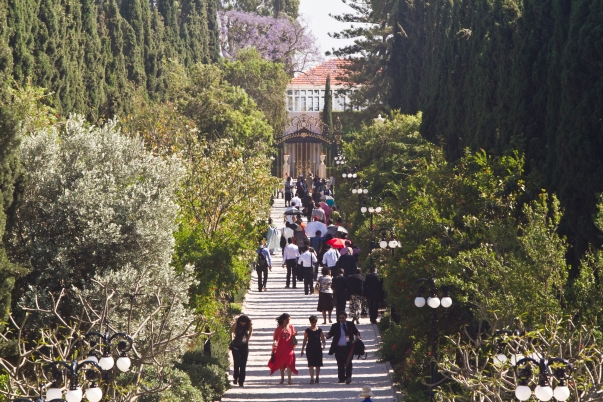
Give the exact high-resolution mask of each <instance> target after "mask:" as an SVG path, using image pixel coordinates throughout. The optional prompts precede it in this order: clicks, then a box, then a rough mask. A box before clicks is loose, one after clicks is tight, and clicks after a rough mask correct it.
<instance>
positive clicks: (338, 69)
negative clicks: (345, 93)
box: [290, 59, 348, 87]
mask: <svg viewBox="0 0 603 402" xmlns="http://www.w3.org/2000/svg"><path fill="white" fill-rule="evenodd" d="M346 64H348V61H346V60H343V59H332V60H328V61H326V62H324V63H322V64H321V65H318V66H316V67H314V68H312V69H310V70H308V71H306V72H304V73H301V74H300V75H298V76H297V77H295V78H293V79H292V80H291V82H290V84H291V85H312V86H321V87H324V86H325V85H326V83H327V75H329V74H330V75H331V85H332V86H344V85H345V84H346V81H345V75H346V70H345V69H344V68H343V66H344V65H346Z"/></svg>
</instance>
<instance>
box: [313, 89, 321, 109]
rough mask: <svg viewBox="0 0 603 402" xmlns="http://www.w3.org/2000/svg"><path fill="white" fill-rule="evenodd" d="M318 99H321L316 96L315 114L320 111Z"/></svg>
mask: <svg viewBox="0 0 603 402" xmlns="http://www.w3.org/2000/svg"><path fill="white" fill-rule="evenodd" d="M314 92H318V91H314ZM318 99H319V97H318V96H315V97H314V111H315V112H318V111H320V109H319V108H318Z"/></svg>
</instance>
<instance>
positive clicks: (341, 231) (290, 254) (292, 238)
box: [231, 176, 383, 401]
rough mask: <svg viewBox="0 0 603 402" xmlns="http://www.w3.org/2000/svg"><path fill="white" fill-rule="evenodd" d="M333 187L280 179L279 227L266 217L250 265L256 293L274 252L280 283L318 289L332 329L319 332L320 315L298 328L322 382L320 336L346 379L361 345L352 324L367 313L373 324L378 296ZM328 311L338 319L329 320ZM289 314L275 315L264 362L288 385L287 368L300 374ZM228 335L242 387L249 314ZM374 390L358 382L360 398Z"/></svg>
mask: <svg viewBox="0 0 603 402" xmlns="http://www.w3.org/2000/svg"><path fill="white" fill-rule="evenodd" d="M332 184H333V180H332V178H331V180H330V181H328V182H327V181H326V180H325V179H322V180H321V179H320V178H318V177H311V176H310V177H308V178H307V179H306V178H304V177H303V176H300V177H299V178H298V179H297V180H296V182H295V184H293V181H292V180H291V178H290V177H288V178H287V179H286V181H285V183H284V198H285V206H286V208H285V215H284V217H283V220H284V224H285V226H284V227H283V228H282V229H281V230H279V229H278V228H277V226H276V225H275V223H274V222H273V221H272V219H269V221H268V229H267V232H266V241H265V242H264V239H262V240H261V241H260V243H259V247H258V249H257V261H256V263H255V270H256V272H257V278H258V282H257V283H258V291H259V292H266V291H268V288H267V285H268V273H269V271H272V269H273V265H272V257H273V256H274V255H275V253H279V252H280V253H281V255H282V257H283V263H282V268H283V269H286V279H285V283H283V284H282V285H281V286H283V285H284V288H286V289H298V286H297V285H298V282H299V284H300V286H299V289H300V290H301V289H302V288H303V292H304V295H313V294H316V293H317V294H318V304H317V307H316V310H317V312H318V313H320V315H322V324H323V325H325V324H327V322H328V323H329V324H331V327H330V329H329V331H328V332H327V333H325V331H323V330H322V329H321V328H320V327H318V325H317V324H318V316H317V315H311V316H310V317H309V324H310V325H309V327H308V328H306V329H305V331H304V332H303V341H302V346H301V356H303V355H304V352H305V355H306V358H307V364H308V368H309V374H310V383H311V384H316V383H319V382H320V369H321V367H322V366H323V350H324V349H325V348H326V340H327V339H331V338H332V339H333V341H332V343H331V346H330V348H329V351H328V354H329V355H334V356H335V360H336V361H337V372H338V373H337V374H338V382H339V383H347V384H350V383H351V381H352V366H353V365H352V356H353V354H354V349H355V345H357V344H358V343H362V342H361V341H360V339H361V337H360V332H359V331H358V328H357V327H356V325H357V324H359V323H360V318H361V316H362V315H363V313H366V312H367V311H368V317H369V319H370V322H371V323H373V324H374V323H376V322H377V318H378V307H379V303H380V301H381V299H382V297H383V288H382V281H381V280H380V278H379V275H378V273H377V268H376V267H374V266H371V267H370V272H369V273H368V274H367V275H366V276H365V275H364V274H363V273H362V270H361V269H360V267H359V255H360V251H361V250H360V249H359V248H358V247H356V246H355V245H354V242H353V241H352V240H351V239H349V238H348V232H347V230H346V229H345V227H344V223H343V218H342V215H341V213H340V211H339V210H338V207H337V205H336V203H335V199H334V197H333V188H332ZM304 218H305V221H304ZM319 272H320V275H319ZM302 283H303V286H301V284H302ZM270 286H273V284H272V283H271V285H270ZM274 286H276V285H274ZM346 307H347V310H346ZM333 310H335V316H336V322H333V319H332V312H333ZM348 314H349V318H350V320H348ZM290 319H291V317H290V316H289V314H287V313H283V314H282V315H280V316H279V317H278V318H277V320H276V321H277V324H278V325H277V326H276V329H275V330H274V333H273V344H272V350H271V355H270V359H269V361H268V367H269V369H270V374H271V375H272V374H273V373H275V372H277V371H279V372H280V376H281V381H280V383H281V384H284V382H285V372H286V373H287V383H288V384H291V373H293V374H297V373H298V371H297V369H296V367H295V353H294V349H295V346H296V345H297V343H298V341H297V336H298V332H297V331H296V330H295V328H294V327H293V325H292V324H291V323H290ZM231 332H232V343H231V350H232V354H233V361H234V379H233V382H234V383H235V384H237V383H238V384H239V386H243V384H244V381H245V366H246V362H247V356H248V353H249V349H248V341H249V338H250V337H251V334H252V332H253V330H252V325H251V320H250V319H249V317H247V316H245V315H241V316H240V317H238V318H237V320H236V321H235V323H233V326H232V331H231ZM362 348H363V346H362ZM372 395H373V394H372V392H371V390H370V387H363V390H362V393H361V394H360V396H362V397H363V398H365V400H369V401H370V397H371V396H372Z"/></svg>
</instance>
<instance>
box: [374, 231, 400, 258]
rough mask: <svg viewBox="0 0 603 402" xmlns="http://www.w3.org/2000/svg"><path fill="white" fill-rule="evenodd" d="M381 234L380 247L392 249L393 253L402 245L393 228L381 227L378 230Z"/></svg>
mask: <svg viewBox="0 0 603 402" xmlns="http://www.w3.org/2000/svg"><path fill="white" fill-rule="evenodd" d="M378 232H379V234H380V235H381V240H380V241H379V247H380V248H381V249H382V250H385V249H389V250H391V251H392V255H393V254H394V251H395V249H396V248H398V247H401V244H400V242H399V241H398V240H397V239H396V237H395V236H394V229H393V228H380V229H379V230H378Z"/></svg>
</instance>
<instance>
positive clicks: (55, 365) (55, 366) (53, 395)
mask: <svg viewBox="0 0 603 402" xmlns="http://www.w3.org/2000/svg"><path fill="white" fill-rule="evenodd" d="M50 367H51V368H52V377H53V378H54V381H53V383H52V385H51V387H50V388H48V390H47V391H46V399H47V400H49V401H54V400H62V399H63V391H62V390H61V388H60V384H61V383H62V380H63V376H64V375H66V376H67V377H68V378H69V390H67V392H66V393H65V400H66V401H67V402H81V400H82V398H83V396H84V393H83V391H82V388H81V387H80V383H79V376H80V374H81V373H82V372H85V375H86V379H87V380H88V381H90V382H91V385H90V387H88V389H86V394H85V395H86V399H87V400H88V401H89V402H99V401H100V400H101V399H102V398H103V391H101V389H100V388H99V387H98V385H97V381H98V380H99V379H100V378H101V375H102V373H103V369H102V368H101V366H100V365H99V364H98V363H95V362H93V361H90V360H84V361H83V362H81V363H78V361H77V360H73V361H72V362H71V363H67V362H64V361H55V362H52V363H50Z"/></svg>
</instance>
